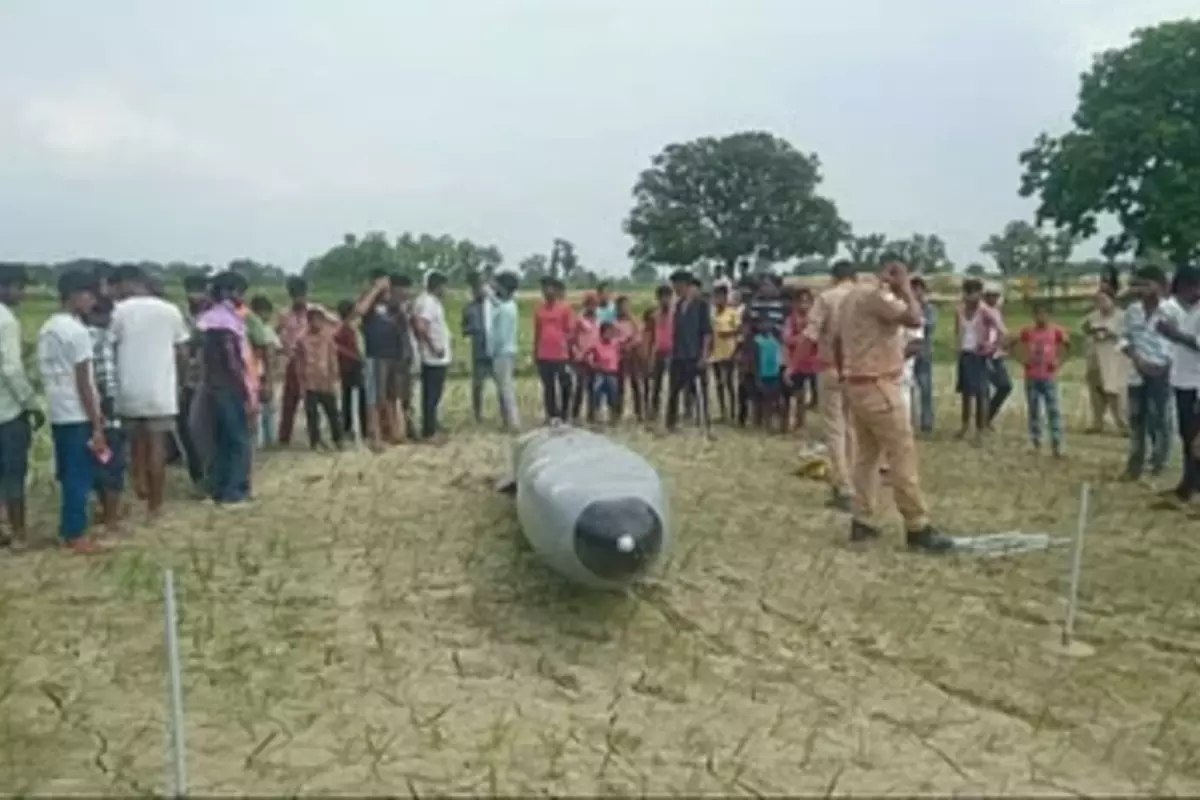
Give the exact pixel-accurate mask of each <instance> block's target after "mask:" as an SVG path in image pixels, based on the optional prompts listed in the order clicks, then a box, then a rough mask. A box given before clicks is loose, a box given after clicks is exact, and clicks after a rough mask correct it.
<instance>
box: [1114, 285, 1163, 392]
mask: <svg viewBox="0 0 1200 800" xmlns="http://www.w3.org/2000/svg"><path fill="white" fill-rule="evenodd" d="M1167 318H1168V316H1167V313H1166V312H1165V311H1164V310H1163V306H1162V304H1161V303H1160V304H1159V305H1158V306H1157V307H1155V309H1154V310H1153V311H1150V312H1147V311H1146V307H1145V306H1144V305H1143V304H1142V303H1132V304H1131V305H1130V306H1129V308H1127V309H1125V339H1124V345H1125V346H1126V347H1128V349H1129V353H1130V355H1131V356H1137V357H1138V358H1140V359H1141V360H1142V361H1144V362H1146V363H1147V364H1151V365H1153V366H1156V367H1160V368H1163V369H1166V368H1169V367H1170V366H1171V356H1172V354H1173V353H1172V348H1171V342H1170V341H1168V340H1167V337H1165V336H1163V335H1162V334H1161V333H1159V332H1158V323H1159V322H1162V321H1163V320H1165V319H1167ZM1129 385H1130V386H1141V385H1142V374H1141V373H1140V372H1138V371H1137V370H1136V369H1131V370H1129Z"/></svg>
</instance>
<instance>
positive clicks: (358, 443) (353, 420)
mask: <svg viewBox="0 0 1200 800" xmlns="http://www.w3.org/2000/svg"><path fill="white" fill-rule="evenodd" d="M362 391H363V390H362V387H361V386H356V387H354V388H353V389H351V390H350V430H351V431H352V432H353V433H352V434H351V435H352V436H353V437H354V446H355V447H357V448H359V449H362V445H363V437H362V420H361V419H359V418H358V410H359V409H360V408H362V406H360V405H359V402H360V398H361V397H362V396H363V395H362Z"/></svg>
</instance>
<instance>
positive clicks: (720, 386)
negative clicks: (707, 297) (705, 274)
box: [710, 283, 741, 421]
mask: <svg viewBox="0 0 1200 800" xmlns="http://www.w3.org/2000/svg"><path fill="white" fill-rule="evenodd" d="M712 297H713V307H712V308H713V312H712V317H713V318H712V329H713V343H712V358H711V359H710V363H711V365H712V371H713V378H714V382H715V383H716V384H717V408H718V409H719V410H720V413H721V420H722V421H726V420H728V419H729V418H730V417H732V415H733V413H734V409H735V408H737V388H736V386H735V381H734V355H735V353H736V351H737V346H738V329H739V327H740V326H741V315H740V314H739V313H738V310H737V309H736V308H734V307H733V306H731V305H730V304H729V285H728V284H725V283H722V284H718V285H717V286H716V287H715V288H714V289H713V292H712Z"/></svg>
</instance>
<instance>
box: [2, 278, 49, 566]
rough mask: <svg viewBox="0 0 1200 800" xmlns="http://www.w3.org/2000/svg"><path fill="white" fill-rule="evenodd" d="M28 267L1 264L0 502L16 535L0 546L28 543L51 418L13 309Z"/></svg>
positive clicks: (22, 545) (11, 532)
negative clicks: (38, 446)
mask: <svg viewBox="0 0 1200 800" xmlns="http://www.w3.org/2000/svg"><path fill="white" fill-rule="evenodd" d="M24 289H25V268H24V267H20V266H17V265H10V264H0V504H2V505H3V506H4V509H5V511H6V513H7V516H8V527H9V534H10V537H11V538H9V539H7V540H0V547H3V546H4V545H6V544H7V545H8V546H10V547H12V548H13V549H14V550H18V549H22V548H24V546H25V477H26V475H27V474H28V471H29V444H30V440H31V438H32V433H33V431H35V430H37V429H38V428H40V427H41V426H42V425H43V424H44V423H45V421H46V418H45V416H43V414H42V412H41V411H40V410H39V409H38V405H37V396H36V395H35V394H34V391H33V387H32V386H30V385H29V379H28V378H26V377H25V365H24V363H23V361H22V359H21V324H20V323H19V322H18V321H17V318H16V316H15V315H14V314H13V313H12V311H11V310H10V309H11V308H15V307H16V306H17V305H19V304H20V302H21V295H22V292H23V291H24Z"/></svg>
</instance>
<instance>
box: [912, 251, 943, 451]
mask: <svg viewBox="0 0 1200 800" xmlns="http://www.w3.org/2000/svg"><path fill="white" fill-rule="evenodd" d="M912 285H913V293H914V294H915V295H916V296H917V302H919V303H920V304H921V319H922V320H923V322H922V325H921V339H920V342H921V346H920V349H919V350H918V351H917V353H916V358H915V359H914V360H913V363H912V368H913V382H914V383H915V384H916V392H915V394H916V398H915V399H916V401H917V402H916V403H915V404H914V405H915V411H916V413H915V416H916V420H917V429H918V430H920V431H921V433H933V418H934V414H933V334H934V331H935V330H936V329H937V309H936V308H935V307H934V305H933V303H931V302H929V287H928V286H926V285H925V280H924V279H923V278H921V276H920V275H914V276H913V279H912Z"/></svg>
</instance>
